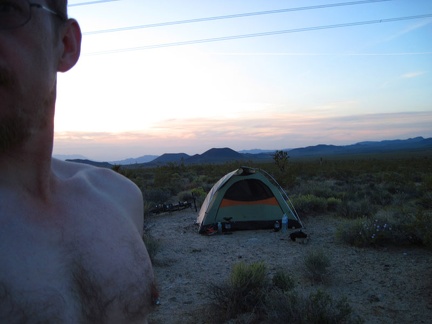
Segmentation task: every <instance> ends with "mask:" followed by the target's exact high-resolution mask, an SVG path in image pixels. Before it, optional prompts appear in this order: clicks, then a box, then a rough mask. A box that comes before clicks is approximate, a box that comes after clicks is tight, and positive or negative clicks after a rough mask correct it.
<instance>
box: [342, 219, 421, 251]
mask: <svg viewBox="0 0 432 324" xmlns="http://www.w3.org/2000/svg"><path fill="white" fill-rule="evenodd" d="M413 235H415V234H413V224H412V220H410V217H409V216H408V215H407V214H405V213H403V214H400V213H397V212H395V211H380V212H378V213H377V214H376V215H375V216H374V217H370V218H368V217H362V218H358V219H354V220H346V221H345V222H343V223H342V224H341V225H340V226H339V227H338V228H337V230H336V236H337V238H339V239H340V240H341V241H343V242H345V243H348V244H350V245H353V246H357V247H367V246H386V245H403V244H407V243H409V242H410V241H413V240H414V237H413Z"/></svg>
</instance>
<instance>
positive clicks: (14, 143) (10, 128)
mask: <svg viewBox="0 0 432 324" xmlns="http://www.w3.org/2000/svg"><path fill="white" fill-rule="evenodd" d="M29 126H30V125H29V122H28V121H26V120H25V118H21V117H20V116H16V115H15V116H11V117H6V118H2V120H0V154H2V153H6V152H8V151H11V150H13V149H15V148H17V147H20V146H21V145H23V144H24V143H25V142H26V141H27V140H28V139H29V138H30V127H29Z"/></svg>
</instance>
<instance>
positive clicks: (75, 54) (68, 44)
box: [57, 19, 81, 72]
mask: <svg viewBox="0 0 432 324" xmlns="http://www.w3.org/2000/svg"><path fill="white" fill-rule="evenodd" d="M63 28H64V29H63V33H62V38H61V39H60V42H61V44H60V45H61V47H62V53H61V56H60V58H59V63H58V67H57V69H58V71H59V72H66V71H68V70H69V69H71V68H72V67H73V66H74V65H75V64H76V63H77V62H78V59H79V56H80V53H81V28H80V26H79V24H78V22H77V21H76V20H75V19H69V20H68V21H67V22H66V26H64V27H63Z"/></svg>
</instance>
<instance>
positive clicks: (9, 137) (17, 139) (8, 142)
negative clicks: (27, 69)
mask: <svg viewBox="0 0 432 324" xmlns="http://www.w3.org/2000/svg"><path fill="white" fill-rule="evenodd" d="M16 85H17V82H16V80H15V78H14V77H13V75H12V74H11V73H8V71H7V70H5V69H2V68H1V67H0V90H2V91H3V90H4V91H5V92H8V93H10V94H11V97H15V98H17V97H18V98H21V99H24V100H26V99H27V101H26V102H23V101H22V100H19V101H20V102H19V103H14V104H10V103H9V104H8V103H2V102H0V105H2V104H4V105H5V106H3V107H0V109H1V110H3V109H4V110H5V111H4V113H2V112H1V111H0V154H2V153H6V152H8V151H12V150H14V149H16V148H18V147H20V146H22V145H23V144H24V143H25V142H26V141H27V140H28V139H29V138H30V137H31V135H32V133H33V132H34V131H35V130H36V129H38V128H40V127H43V126H44V125H46V121H45V118H46V113H47V110H46V107H47V106H46V105H47V104H48V102H47V101H45V102H43V103H42V104H41V102H40V101H39V100H40V98H38V99H39V100H38V99H37V98H32V99H31V100H28V98H24V97H25V96H23V95H22V94H19V93H17V92H16ZM38 101H39V102H38ZM42 101H43V100H42ZM29 109H30V110H29Z"/></svg>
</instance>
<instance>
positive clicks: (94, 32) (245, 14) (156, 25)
mask: <svg viewBox="0 0 432 324" xmlns="http://www.w3.org/2000/svg"><path fill="white" fill-rule="evenodd" d="M111 1H115V0H111ZM384 1H393V0H362V1H351V2H342V3H331V4H326V5H316V6H308V7H297V8H288V9H277V10H268V11H257V12H247V13H241V14H233V15H225V16H214V17H206V18H195V19H187V20H176V21H168V22H162V23H155V24H147V25H138V26H129V27H119V28H112V29H102V30H94V31H89V32H85V33H83V35H95V34H104V33H113V32H122V31H128V30H135V29H144V28H154V27H163V26H172V25H181V24H191V23H197V22H204V21H212V20H222V19H233V18H242V17H250V16H260V15H270V14H278V13H283V12H293V11H305V10H314V9H324V8H332V7H342V6H353V5H360V4H366V3H374V2H384Z"/></svg>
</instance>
